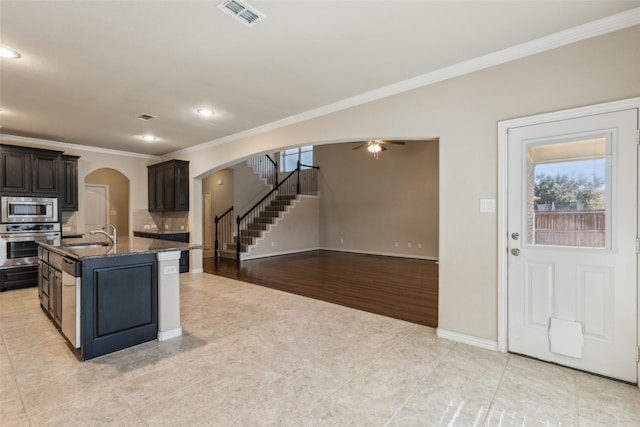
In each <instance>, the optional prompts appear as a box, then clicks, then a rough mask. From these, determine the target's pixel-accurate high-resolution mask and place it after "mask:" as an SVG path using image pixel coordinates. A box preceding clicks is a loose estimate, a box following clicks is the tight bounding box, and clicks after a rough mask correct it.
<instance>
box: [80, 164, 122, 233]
mask: <svg viewBox="0 0 640 427" xmlns="http://www.w3.org/2000/svg"><path fill="white" fill-rule="evenodd" d="M84 184H85V185H84V189H83V190H84V197H83V199H84V203H83V207H82V209H83V210H84V212H85V216H84V223H85V232H88V231H89V229H90V228H91V227H93V225H92V224H94V223H95V224H99V223H101V222H102V221H103V219H104V218H106V221H107V222H108V223H109V224H112V225H114V226H115V227H116V229H117V230H118V235H119V236H127V235H129V188H130V184H129V179H128V178H127V177H126V176H124V175H123V174H122V173H120V172H118V171H117V170H115V169H111V168H103V169H97V170H95V171H93V172H91V173H90V174H88V175H87V176H86V177H85V178H84ZM97 188H101V189H104V190H105V191H100V192H99V193H97V192H96V191H95V190H96V189H97ZM97 194H100V195H101V196H100V197H98V196H97ZM102 203H103V204H104V208H106V212H105V213H104V215H102V211H103V209H104V208H102V207H101V206H100V205H101V204H102ZM88 204H89V205H91V206H89V205H88ZM94 214H95V215H94ZM93 216H96V218H93ZM98 216H100V218H97V217H98ZM87 227H89V228H87Z"/></svg>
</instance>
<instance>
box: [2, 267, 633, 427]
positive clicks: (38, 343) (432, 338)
mask: <svg viewBox="0 0 640 427" xmlns="http://www.w3.org/2000/svg"><path fill="white" fill-rule="evenodd" d="M181 281H182V285H181V298H182V301H181V302H182V322H183V328H184V335H183V336H182V337H179V338H175V339H173V340H169V341H165V342H162V343H159V342H156V341H154V342H150V343H146V344H143V345H140V346H137V347H134V348H131V349H127V350H124V351H121V352H118V353H113V354H110V355H107V356H103V357H101V358H98V359H94V360H92V361H89V362H84V363H82V362H78V361H77V360H76V359H75V357H74V356H73V355H72V354H71V353H70V350H69V349H68V347H67V345H66V343H65V341H64V339H63V338H62V337H61V335H60V333H59V332H58V331H57V330H56V329H55V328H54V327H53V325H52V324H51V322H50V321H49V320H48V319H47V318H46V316H45V315H44V313H43V312H42V311H41V309H40V308H39V306H38V302H37V290H36V289H35V288H30V289H23V290H14V291H9V292H4V293H1V294H0V341H1V345H0V381H1V383H0V412H1V414H0V425H2V426H14V425H16V426H20V425H34V426H37V425H43V424H52V425H72V426H76V425H77V426H88V425H117V426H144V425H160V424H163V425H170V426H179V425H185V426H198V425H201V426H254V425H256V426H257V425H269V426H270V425H291V426H316V425H332V426H338V425H340V426H346V425H353V426H385V425H388V426H441V425H442V426H453V425H459V426H472V425H486V426H511V425H513V426H515V425H517V426H525V425H527V426H539V425H540V426H542V425H544V426H551V425H562V426H570V425H574V426H578V425H580V426H600V425H624V426H640V390H639V389H638V388H636V387H633V386H630V385H625V384H621V383H618V382H615V381H610V380H606V379H602V378H599V377H595V376H591V375H587V374H583V373H580V372H576V371H573V370H570V369H564V368H560V367H557V366H553V365H548V364H545V363H541V362H536V361H533V360H529V359H526V358H522V357H518V356H514V355H508V354H500V353H494V352H491V351H486V350H481V349H477V348H474V347H470V346H467V345H463V344H456V343H454V342H451V341H446V340H442V339H439V338H437V337H436V334H435V331H434V329H432V328H428V327H425V326H420V325H415V324H411V323H407V322H404V321H400V320H395V319H390V318H385V317H382V316H378V315H374V314H370V313H365V312H360V311H356V310H352V309H348V308H344V307H340V306H337V305H332V304H329V303H325V302H321V301H315V300H311V299H307V298H304V297H299V296H295V295H290V294H286V293H282V292H279V291H276V290H272V289H267V288H262V287H259V286H255V285H250V284H246V283H242V282H238V281H234V280H231V279H226V278H222V277H217V276H211V275H208V274H183V275H182V276H181Z"/></svg>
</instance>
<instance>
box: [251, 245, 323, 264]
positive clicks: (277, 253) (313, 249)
mask: <svg viewBox="0 0 640 427" xmlns="http://www.w3.org/2000/svg"><path fill="white" fill-rule="evenodd" d="M319 249H320V248H306V249H292V250H290V251H282V252H269V253H268V254H258V255H249V256H244V255H243V254H240V260H241V261H244V260H248V259H258V258H269V257H272V256H278V255H291V254H300V253H303V252H311V251H317V250H319Z"/></svg>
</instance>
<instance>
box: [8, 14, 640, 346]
mask: <svg viewBox="0 0 640 427" xmlns="http://www.w3.org/2000/svg"><path fill="white" fill-rule="evenodd" d="M425 54H428V53H425ZM639 69H640V27H638V26H636V27H633V28H629V29H627V30H623V31H618V32H615V33H611V34H608V35H604V36H601V37H597V38H593V39H589V40H585V41H582V42H579V43H575V44H572V45H568V46H565V47H561V48H558V49H554V50H551V51H548V52H544V53H541V54H537V55H534V56H531V57H528V58H524V59H521V60H518V61H514V62H511V63H507V64H503V65H500V66H495V67H492V68H488V69H485V70H482V71H478V72H475V73H472V74H469V75H465V76H461V77H458V78H454V79H451V80H448V81H444V82H441V83H437V84H433V85H430V86H426V87H423V88H419V89H415V90H412V91H409V92H406V93H403V94H399V95H395V96H392V97H388V98H385V99H382V100H379V101H375V102H370V103H367V104H364V105H361V106H358V107H353V108H350V109H347V110H344V111H341V112H337V113H333V114H329V115H326V116H323V117H320V118H317V119H313V120H307V121H303V122H299V123H296V124H294V125H290V126H286V127H283V128H280V129H277V130H274V131H270V132H265V133H263V134H260V135H256V136H252V137H248V138H244V139H241V140H238V141H233V142H230V143H225V144H218V145H215V146H212V147H208V148H206V149H202V150H198V151H189V152H184V153H180V154H179V155H177V156H169V157H167V158H171V157H176V158H179V159H183V160H189V161H190V162H191V163H190V174H191V177H192V178H193V177H204V176H206V175H208V174H209V173H210V172H211V171H216V170H220V169H223V168H225V167H227V166H230V165H233V164H236V163H237V162H238V161H239V160H241V159H245V158H248V157H250V156H252V155H255V154H258V153H265V152H275V151H279V149H280V148H283V147H290V146H296V145H307V144H313V145H317V144H323V143H334V142H346V141H357V140H363V139H371V138H385V139H429V138H434V137H435V138H439V139H440V145H439V156H440V212H439V218H440V230H439V241H440V247H439V253H438V257H439V259H440V292H439V294H440V296H439V298H440V301H439V325H440V327H441V328H443V329H445V330H449V331H453V332H458V333H462V334H466V335H470V336H474V337H478V338H483V339H487V340H492V341H495V340H496V339H497V276H498V273H497V268H498V267H497V264H498V263H497V259H498V254H497V238H498V236H497V216H496V215H495V214H486V213H480V212H479V210H478V204H479V199H481V198H496V197H497V176H498V173H497V123H498V121H500V120H505V119H511V118H516V117H524V116H529V115H533V114H538V113H543V112H549V111H556V110H562V109H567V108H572V107H577V106H584V105H590V104H597V103H602V102H607V101H613V100H619V99H625V98H631V97H637V96H640V73H638V70H639ZM6 143H8V144H16V143H15V142H12V141H11V140H7V141H6ZM17 145H32V146H39V147H43V148H51V147H50V146H47V145H46V144H44V143H43V144H37V143H32V144H29V143H24V144H17ZM65 151H66V152H68V154H75V155H80V156H83V157H82V158H81V159H80V177H81V178H80V179H81V181H80V184H81V185H84V176H86V174H87V173H89V172H91V171H92V170H95V169H97V168H100V167H112V168H114V169H116V170H119V171H120V172H122V173H123V174H124V175H125V176H127V178H129V180H130V182H131V201H130V205H131V209H141V208H145V209H146V205H147V195H146V191H147V176H146V173H147V171H146V167H145V165H146V164H150V163H157V160H154V159H151V158H149V157H147V158H142V157H125V156H117V155H112V154H104V153H99V152H93V151H89V150H87V151H84V150H80V149H73V150H65ZM191 184H192V188H191V192H190V194H191V195H190V197H191V215H190V216H189V220H190V229H191V232H192V233H193V234H192V241H193V242H201V241H202V200H201V193H202V182H201V180H200V179H196V180H192V181H191ZM80 202H81V205H82V200H81V201H80ZM192 254H193V257H192V269H193V270H195V271H198V270H199V269H201V268H202V259H201V251H193V252H192Z"/></svg>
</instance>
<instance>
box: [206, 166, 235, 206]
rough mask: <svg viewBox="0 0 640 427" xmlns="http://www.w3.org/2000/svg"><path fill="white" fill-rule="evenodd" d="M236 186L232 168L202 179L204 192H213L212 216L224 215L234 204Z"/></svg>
mask: <svg viewBox="0 0 640 427" xmlns="http://www.w3.org/2000/svg"><path fill="white" fill-rule="evenodd" d="M218 182H220V184H219V183H218ZM234 187H235V185H234V180H233V170H232V169H223V170H221V171H218V172H216V173H214V174H213V175H209V176H208V177H206V178H205V179H203V180H202V193H203V194H204V193H209V194H211V218H214V217H215V216H217V215H218V216H219V215H222V214H223V213H224V212H225V211H226V210H227V209H229V208H230V207H231V206H232V205H233V189H234Z"/></svg>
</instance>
